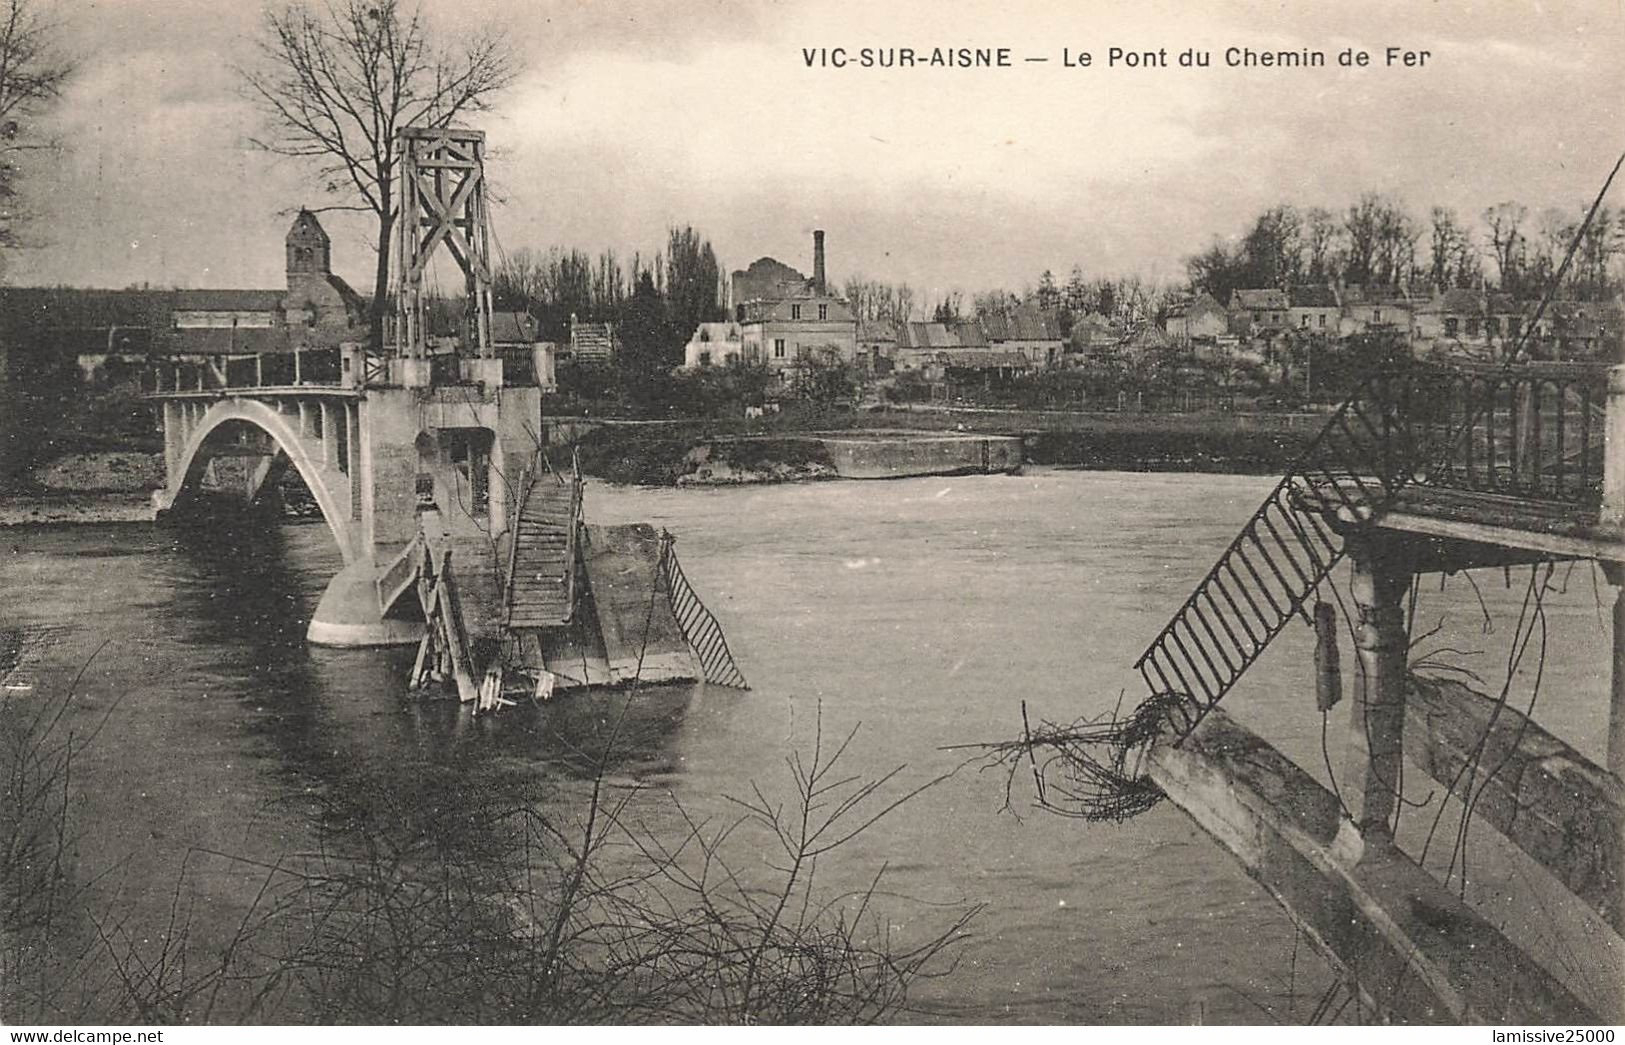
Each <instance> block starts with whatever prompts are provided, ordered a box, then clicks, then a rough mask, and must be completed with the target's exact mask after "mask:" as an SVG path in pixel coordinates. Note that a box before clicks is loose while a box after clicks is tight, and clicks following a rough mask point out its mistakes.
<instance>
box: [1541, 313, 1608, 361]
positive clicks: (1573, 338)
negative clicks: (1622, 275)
mask: <svg viewBox="0 0 1625 1045" xmlns="http://www.w3.org/2000/svg"><path fill="white" fill-rule="evenodd" d="M1524 310H1525V316H1526V320H1525V321H1526V323H1527V325H1528V326H1529V329H1530V330H1531V334H1530V338H1529V342H1528V345H1527V348H1528V351H1529V353H1530V355H1532V356H1534V357H1535V358H1537V359H1553V360H1585V359H1600V358H1602V357H1603V356H1605V355H1606V354H1608V353H1610V352H1617V351H1618V346H1619V344H1620V339H1621V335H1622V333H1625V310H1622V308H1621V305H1620V302H1619V301H1617V300H1616V301H1612V302H1592V301H1562V300H1559V301H1553V302H1551V303H1549V304H1548V305H1547V306H1546V310H1545V312H1544V313H1541V314H1540V315H1539V317H1538V318H1537V316H1536V313H1537V311H1538V310H1539V302H1535V301H1529V302H1525V303H1524Z"/></svg>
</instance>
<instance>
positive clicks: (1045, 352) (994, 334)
mask: <svg viewBox="0 0 1625 1045" xmlns="http://www.w3.org/2000/svg"><path fill="white" fill-rule="evenodd" d="M979 323H980V325H981V328H982V338H983V340H984V341H986V342H987V345H988V347H989V348H990V349H992V350H994V351H998V352H1016V353H1019V354H1020V355H1021V356H1023V357H1024V358H1026V359H1027V361H1028V362H1030V363H1032V364H1033V365H1034V366H1035V367H1053V366H1057V365H1059V363H1060V361H1061V355H1062V353H1063V351H1064V350H1065V348H1066V339H1065V338H1063V337H1062V336H1061V316H1060V313H1059V312H1057V311H1056V310H1054V309H1037V308H1026V307H1023V308H1018V309H1015V310H1014V311H1012V312H1008V313H995V314H992V315H985V316H982V317H980V319H979Z"/></svg>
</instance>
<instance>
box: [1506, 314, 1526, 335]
mask: <svg viewBox="0 0 1625 1045" xmlns="http://www.w3.org/2000/svg"><path fill="white" fill-rule="evenodd" d="M1522 329H1523V320H1522V319H1520V318H1519V317H1517V316H1514V317H1512V318H1511V319H1509V320H1507V333H1508V334H1511V335H1512V336H1513V337H1517V336H1518V332H1519V331H1521V330H1522Z"/></svg>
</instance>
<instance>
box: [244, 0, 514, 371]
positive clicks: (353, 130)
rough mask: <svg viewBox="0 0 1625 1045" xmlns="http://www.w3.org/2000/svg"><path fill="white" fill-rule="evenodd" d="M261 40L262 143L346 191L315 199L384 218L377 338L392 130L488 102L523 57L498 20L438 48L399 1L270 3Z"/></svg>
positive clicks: (254, 73)
mask: <svg viewBox="0 0 1625 1045" xmlns="http://www.w3.org/2000/svg"><path fill="white" fill-rule="evenodd" d="M258 44H259V59H260V60H259V62H258V63H257V64H256V65H255V66H252V67H244V68H241V69H239V74H240V75H241V76H242V78H243V81H244V83H245V84H246V85H247V87H248V90H249V94H250V95H251V96H252V97H253V98H254V99H255V100H256V101H257V102H258V103H259V105H260V108H261V109H262V111H263V116H264V120H265V125H266V128H267V130H266V134H265V136H264V137H263V138H259V139H256V140H255V142H254V144H256V145H258V146H259V147H261V148H263V149H266V150H267V151H269V152H273V153H276V154H277V155H280V156H291V157H295V158H299V159H305V160H311V161H314V162H315V163H316V164H317V173H318V176H319V178H320V179H321V182H322V187H323V189H324V191H326V192H328V193H330V194H332V195H333V196H335V197H338V198H340V199H342V200H344V202H340V203H334V204H331V205H329V206H327V207H323V208H318V209H320V210H347V211H360V212H362V213H371V214H373V215H374V216H375V217H376V218H377V221H378V236H377V244H378V268H377V279H376V281H375V283H374V288H373V307H372V340H373V343H374V344H375V345H376V344H381V343H382V342H383V318H384V311H385V308H386V302H387V300H388V292H389V248H390V240H391V231H392V230H391V223H392V222H393V220H394V217H395V207H396V201H395V198H394V197H395V179H396V176H397V173H398V171H397V166H396V165H397V163H398V162H399V159H400V157H399V156H398V155H396V148H395V135H396V133H397V132H398V131H399V130H401V129H402V128H405V127H411V126H430V127H445V126H450V125H451V124H452V123H453V121H455V120H457V119H458V118H459V117H463V116H466V115H468V114H469V113H474V112H481V111H484V110H485V109H487V108H488V107H489V103H490V101H491V99H492V97H493V96H494V95H495V94H496V93H497V92H499V91H501V90H502V89H503V88H505V87H507V86H508V85H509V84H511V83H512V82H513V80H514V78H515V77H516V76H517V75H518V63H517V60H516V58H515V57H514V55H513V53H512V51H511V50H510V49H509V46H508V43H507V38H506V36H505V35H504V34H503V33H502V32H500V30H499V29H498V27H495V26H490V27H487V28H485V29H482V30H476V31H474V32H471V33H467V34H463V35H461V36H459V37H458V39H457V40H456V42H455V43H451V44H447V45H446V46H444V47H442V46H440V45H439V44H437V43H436V42H435V41H434V40H432V39H431V35H430V32H429V28H428V26H427V24H426V23H425V22H424V19H423V14H422V11H421V10H419V9H418V8H417V7H415V6H414V7H412V8H410V9H406V8H404V7H403V6H402V5H401V4H400V3H398V2H397V0H326V2H325V3H324V4H323V5H322V6H320V7H307V6H302V5H299V4H292V5H289V6H286V7H282V8H280V9H276V10H271V11H269V12H267V14H266V16H265V24H264V26H263V30H262V36H261V37H260V39H259V41H258Z"/></svg>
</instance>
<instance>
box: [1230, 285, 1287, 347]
mask: <svg viewBox="0 0 1625 1045" xmlns="http://www.w3.org/2000/svg"><path fill="white" fill-rule="evenodd" d="M1289 307H1290V303H1289V302H1288V300H1287V296H1286V291H1284V290H1281V289H1279V288H1275V287H1267V288H1257V289H1247V290H1234V291H1231V292H1230V333H1232V334H1238V335H1240V336H1242V337H1249V336H1253V335H1256V334H1260V333H1263V332H1265V331H1278V330H1281V329H1283V328H1284V327H1285V326H1286V324H1287V309H1288V308H1289Z"/></svg>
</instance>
